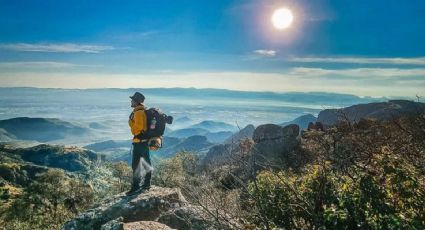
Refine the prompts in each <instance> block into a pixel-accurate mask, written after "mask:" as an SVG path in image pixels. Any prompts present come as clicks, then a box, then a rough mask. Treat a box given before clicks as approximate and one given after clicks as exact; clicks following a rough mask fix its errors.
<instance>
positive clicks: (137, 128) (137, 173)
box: [127, 92, 152, 195]
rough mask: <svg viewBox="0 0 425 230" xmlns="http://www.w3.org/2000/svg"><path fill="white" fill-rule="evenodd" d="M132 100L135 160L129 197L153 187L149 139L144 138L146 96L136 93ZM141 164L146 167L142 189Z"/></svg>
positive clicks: (130, 119) (130, 118) (145, 128)
mask: <svg viewBox="0 0 425 230" xmlns="http://www.w3.org/2000/svg"><path fill="white" fill-rule="evenodd" d="M130 98H131V107H132V108H133V112H132V113H131V115H130V117H129V120H128V124H129V126H130V128H131V133H132V134H133V136H134V137H133V159H132V163H131V167H132V169H133V183H132V185H131V190H130V191H128V192H127V195H133V194H136V193H138V192H140V191H148V190H149V189H150V185H151V175H152V172H151V171H152V167H151V159H150V156H149V146H148V139H147V138H143V134H144V133H145V132H146V131H147V128H148V127H147V117H146V113H145V109H146V108H145V106H144V105H143V103H144V101H145V96H143V94H141V93H139V92H136V93H134V95H133V96H130ZM141 164H142V166H143V167H144V169H145V171H146V174H145V179H144V181H143V185H142V187H140V182H141Z"/></svg>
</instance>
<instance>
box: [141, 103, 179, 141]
mask: <svg viewBox="0 0 425 230" xmlns="http://www.w3.org/2000/svg"><path fill="white" fill-rule="evenodd" d="M145 113H146V120H147V126H148V127H147V131H146V133H145V135H144V136H145V137H146V138H148V139H150V138H154V137H159V138H160V137H161V136H162V135H164V132H165V125H166V124H172V123H173V117H172V116H167V115H166V114H164V113H163V112H161V111H160V110H159V109H157V108H150V109H148V110H145Z"/></svg>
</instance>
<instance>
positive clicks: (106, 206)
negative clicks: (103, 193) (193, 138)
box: [62, 186, 213, 230]
mask: <svg viewBox="0 0 425 230" xmlns="http://www.w3.org/2000/svg"><path fill="white" fill-rule="evenodd" d="M210 226H213V221H212V220H208V218H207V217H205V215H204V214H203V212H202V209H201V208H199V207H196V206H193V205H190V204H188V203H187V202H186V200H185V198H184V197H183V196H182V194H181V192H180V190H179V189H172V188H161V187H157V186H153V187H152V188H151V189H150V190H149V192H146V193H141V194H138V195H133V196H125V195H124V194H118V195H116V196H114V197H111V198H109V199H106V200H104V201H102V202H101V203H100V204H99V205H98V206H96V207H94V208H92V209H89V210H87V211H86V212H84V213H82V214H80V215H79V216H77V217H76V218H75V219H73V220H70V221H68V222H67V223H65V225H64V226H63V227H62V229H63V230H85V229H87V230H88V229H95V230H97V229H99V230H125V229H132V230H134V229H150V230H156V229H165V230H168V229H172V228H175V229H211V227H210Z"/></svg>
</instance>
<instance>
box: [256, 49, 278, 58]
mask: <svg viewBox="0 0 425 230" xmlns="http://www.w3.org/2000/svg"><path fill="white" fill-rule="evenodd" d="M253 52H254V53H255V54H257V55H261V56H265V57H274V56H276V54H277V52H276V50H254V51H253Z"/></svg>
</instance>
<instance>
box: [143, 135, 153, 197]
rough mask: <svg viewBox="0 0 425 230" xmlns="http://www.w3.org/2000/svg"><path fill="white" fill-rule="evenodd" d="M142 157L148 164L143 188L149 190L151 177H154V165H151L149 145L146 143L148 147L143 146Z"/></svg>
mask: <svg viewBox="0 0 425 230" xmlns="http://www.w3.org/2000/svg"><path fill="white" fill-rule="evenodd" d="M142 157H143V160H144V161H145V162H146V163H147V164H148V165H144V166H145V171H146V175H145V179H144V180H143V185H142V188H143V189H145V190H149V188H150V187H151V177H152V164H151V157H150V154H149V145H148V143H146V145H143V151H142Z"/></svg>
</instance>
